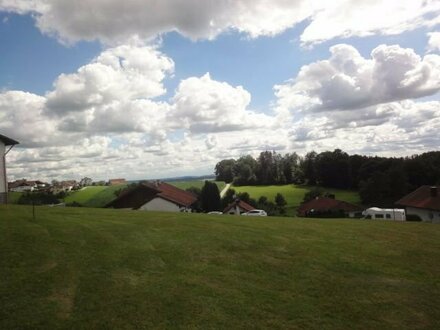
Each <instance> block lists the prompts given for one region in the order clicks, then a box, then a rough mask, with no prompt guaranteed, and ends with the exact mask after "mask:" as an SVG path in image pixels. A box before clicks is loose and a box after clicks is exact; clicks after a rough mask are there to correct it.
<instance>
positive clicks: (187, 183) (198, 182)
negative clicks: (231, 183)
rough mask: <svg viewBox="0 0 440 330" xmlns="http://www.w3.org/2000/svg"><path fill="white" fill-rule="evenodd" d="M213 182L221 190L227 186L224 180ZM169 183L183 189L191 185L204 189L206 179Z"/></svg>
mask: <svg viewBox="0 0 440 330" xmlns="http://www.w3.org/2000/svg"><path fill="white" fill-rule="evenodd" d="M213 182H214V183H215V184H216V185H217V187H218V190H219V191H222V190H223V188H224V187H225V183H224V182H223V181H213ZM168 183H169V184H171V185H173V186H175V187H177V188H180V189H183V190H185V189H188V188H191V187H196V188H200V189H202V187H203V185H204V184H205V180H187V181H170V182H168Z"/></svg>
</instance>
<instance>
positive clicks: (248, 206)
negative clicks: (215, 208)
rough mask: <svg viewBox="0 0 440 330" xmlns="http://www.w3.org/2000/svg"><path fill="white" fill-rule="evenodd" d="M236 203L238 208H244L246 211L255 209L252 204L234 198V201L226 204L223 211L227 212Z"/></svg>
mask: <svg viewBox="0 0 440 330" xmlns="http://www.w3.org/2000/svg"><path fill="white" fill-rule="evenodd" d="M236 205H238V207H239V208H241V209H242V210H244V211H246V212H249V211H252V210H255V207H253V206H252V205H249V204H248V203H246V202H243V201H242V200H236V201H234V202H232V203H230V204H229V205H228V206H226V208H225V209H224V210H223V213H227V212H228V211H229V210H230V209H232V208H233V207H235V206H236Z"/></svg>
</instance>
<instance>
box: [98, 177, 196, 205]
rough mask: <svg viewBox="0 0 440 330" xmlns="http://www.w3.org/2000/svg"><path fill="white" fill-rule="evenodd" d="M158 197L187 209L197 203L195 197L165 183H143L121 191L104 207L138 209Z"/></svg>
mask: <svg viewBox="0 0 440 330" xmlns="http://www.w3.org/2000/svg"><path fill="white" fill-rule="evenodd" d="M156 197H159V198H163V199H165V200H167V201H170V202H172V203H174V204H177V205H179V206H184V207H189V206H191V205H192V204H194V203H195V202H196V201H197V197H196V196H195V195H194V194H192V193H190V192H188V191H185V190H182V189H179V188H177V187H175V186H173V185H170V184H168V183H165V182H144V183H141V184H139V185H138V186H136V187H135V188H134V189H127V190H125V191H123V192H122V193H121V194H120V195H119V196H118V197H117V198H115V199H114V200H112V201H111V202H110V203H108V204H107V205H106V207H116V208H128V207H129V208H133V209H138V208H140V207H141V206H142V205H144V204H146V203H148V202H149V201H151V200H152V199H154V198H156Z"/></svg>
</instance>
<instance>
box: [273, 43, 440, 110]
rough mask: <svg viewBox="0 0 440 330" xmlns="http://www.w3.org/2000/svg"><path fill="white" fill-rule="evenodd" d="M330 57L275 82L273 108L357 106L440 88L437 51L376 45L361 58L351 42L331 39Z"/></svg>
mask: <svg viewBox="0 0 440 330" xmlns="http://www.w3.org/2000/svg"><path fill="white" fill-rule="evenodd" d="M330 52H331V57H330V58H329V59H328V60H322V61H318V62H315V63H312V64H309V65H306V66H303V67H302V68H301V69H300V72H299V73H298V75H297V77H295V78H293V79H292V80H291V81H290V82H288V83H286V84H283V85H278V86H275V90H276V96H277V97H278V106H279V111H283V110H286V109H287V110H290V111H326V110H334V109H360V108H365V107H368V106H372V105H376V104H381V103H388V102H392V101H398V100H405V99H413V98H420V97H424V96H428V95H433V94H436V93H437V92H438V91H439V90H440V56H438V55H434V54H430V55H426V56H425V57H424V58H421V57H420V56H419V55H417V54H416V53H415V52H414V50H412V49H408V48H401V47H400V46H397V45H392V46H387V45H380V46H378V47H376V48H375V49H374V50H373V51H372V52H371V58H364V57H363V56H362V55H360V54H359V52H358V51H357V50H356V49H355V48H354V47H352V46H350V45H346V44H339V45H335V46H333V47H331V48H330Z"/></svg>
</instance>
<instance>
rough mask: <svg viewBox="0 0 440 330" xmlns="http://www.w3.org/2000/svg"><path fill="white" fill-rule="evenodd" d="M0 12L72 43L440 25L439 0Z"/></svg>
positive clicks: (252, 0)
mask: <svg viewBox="0 0 440 330" xmlns="http://www.w3.org/2000/svg"><path fill="white" fill-rule="evenodd" d="M0 10H6V11H13V12H18V13H21V14H23V13H26V12H28V13H29V12H31V13H33V14H34V15H35V18H36V24H37V26H38V27H39V29H40V30H41V31H42V32H44V33H47V34H50V35H55V36H56V37H58V38H59V39H60V40H62V41H63V42H66V43H72V42H76V41H79V40H96V39H98V40H101V41H102V42H104V43H107V44H115V43H121V42H124V41H126V40H127V39H128V38H130V37H132V36H133V35H136V36H138V37H140V38H141V39H150V38H154V37H156V36H158V35H160V34H164V33H167V32H171V31H178V32H179V33H180V34H182V35H184V36H186V37H188V38H191V39H193V40H196V39H213V38H215V37H216V36H217V35H219V34H221V33H223V32H225V31H229V30H235V31H238V32H242V33H245V34H246V35H248V36H250V37H251V38H255V37H259V36H263V35H264V36H273V35H275V34H278V33H281V32H283V31H285V30H287V29H289V28H291V27H293V26H295V25H296V24H298V23H300V22H304V21H307V22H309V24H308V25H307V27H306V28H305V30H304V32H303V34H302V35H301V42H302V43H303V44H315V43H319V42H322V41H325V40H330V39H333V38H338V37H342V38H345V37H350V36H366V35H372V34H382V35H384V34H386V35H390V34H391V35H392V34H398V33H402V32H404V31H408V30H414V29H416V28H419V27H422V26H434V25H435V24H438V23H439V20H438V16H439V13H440V4H439V3H438V1H432V0H431V1H424V0H388V1H365V0H364V1H354V0H339V1H325V0H322V1H313V2H310V1H308V0H293V1H292V0H291V1H288V0H272V1H267V0H225V1H215V0H205V1H198V0H162V1H142V0H126V1H120V0H95V1H88V0H77V1H57V0H42V1H20V0H0ZM365 17H370V18H371V17H373V18H374V19H365Z"/></svg>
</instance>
